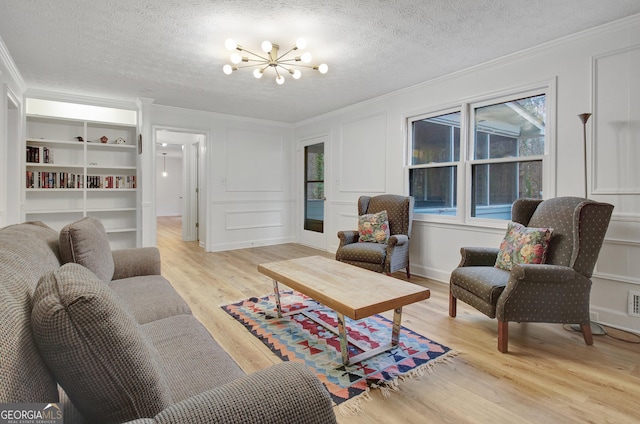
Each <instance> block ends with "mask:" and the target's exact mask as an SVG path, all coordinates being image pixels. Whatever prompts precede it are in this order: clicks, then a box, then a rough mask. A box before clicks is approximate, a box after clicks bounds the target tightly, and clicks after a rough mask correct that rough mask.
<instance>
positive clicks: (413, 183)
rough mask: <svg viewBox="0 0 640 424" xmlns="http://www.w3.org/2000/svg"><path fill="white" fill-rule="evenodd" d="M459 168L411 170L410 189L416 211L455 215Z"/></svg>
mask: <svg viewBox="0 0 640 424" xmlns="http://www.w3.org/2000/svg"><path fill="white" fill-rule="evenodd" d="M456 174H457V168H456V167H455V166H446V167H442V168H420V169H410V170H409V191H410V193H411V195H412V196H413V197H414V199H415V207H414V212H416V213H426V214H436V215H455V214H456V207H457V205H456V181H457V175H456Z"/></svg>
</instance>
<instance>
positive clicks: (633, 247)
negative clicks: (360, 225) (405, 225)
mask: <svg viewBox="0 0 640 424" xmlns="http://www.w3.org/2000/svg"><path fill="white" fill-rule="evenodd" d="M639 41H640V16H634V17H631V18H627V19H625V20H621V21H618V22H615V23H613V24H610V25H606V26H603V27H600V28H596V29H594V30H591V31H588V32H584V33H581V34H579V35H577V36H573V37H569V38H565V39H562V40H557V41H556V42H553V43H548V44H545V45H543V46H539V47H537V48H534V49H530V50H527V51H523V52H519V53H517V54H514V55H511V56H509V57H505V58H502V59H499V60H496V61H493V62H490V63H487V64H484V65H480V66H477V67H474V68H472V69H468V70H466V71H462V72H458V73H456V74H453V75H448V76H445V77H442V78H439V79H437V80H434V81H429V82H425V83H424V84H421V85H418V86H414V87H412V88H410V89H406V90H402V91H399V92H395V93H390V94H388V95H385V96H383V97H380V98H377V99H373V100H369V101H367V102H363V103H361V104H357V105H353V106H351V107H348V108H345V109H342V110H338V111H334V112H331V113H329V114H326V115H324V116H319V117H317V118H316V119H312V120H309V121H306V122H304V123H301V124H300V125H298V126H297V128H296V130H295V138H296V139H297V140H300V139H304V138H306V137H309V136H310V135H312V134H318V133H326V134H329V135H330V136H329V144H331V145H332V146H334V148H333V149H331V151H333V152H334V153H333V155H332V156H331V157H328V158H327V159H326V161H327V163H328V164H330V166H332V167H333V168H332V173H333V175H336V176H339V177H337V178H336V179H335V181H332V184H329V185H328V187H327V198H328V202H327V203H326V207H327V210H328V215H329V218H328V225H327V230H326V234H327V245H328V249H329V250H335V249H336V247H337V245H338V239H337V237H335V234H336V232H337V231H338V230H342V229H347V228H351V229H355V228H356V215H357V210H356V208H357V206H356V202H357V198H358V196H359V195H361V194H365V195H375V194H379V193H381V192H387V193H398V194H406V193H408V184H407V176H406V171H405V170H404V165H405V159H404V158H405V152H406V121H407V118H408V117H411V116H416V115H420V114H424V113H429V112H434V111H438V110H442V109H445V108H447V107H452V106H456V105H459V104H461V103H462V102H466V101H470V100H477V99H481V98H490V97H491V96H494V95H496V94H500V93H505V92H508V91H512V90H513V91H515V90H518V89H519V88H522V87H527V86H530V85H533V84H540V83H548V82H549V81H552V82H553V86H554V87H555V88H556V93H555V94H556V99H557V101H556V103H557V104H555V105H554V106H555V113H554V116H551V117H550V118H549V119H551V120H553V121H554V122H553V124H555V125H554V127H555V131H553V134H550V135H551V136H552V137H554V138H555V142H556V144H555V148H554V150H553V151H551V152H549V154H550V157H551V158H552V159H554V158H555V163H556V172H555V174H556V178H555V181H554V182H553V184H552V192H551V193H546V196H547V197H554V196H584V193H585V188H584V179H585V177H584V172H583V171H584V166H583V161H584V157H583V127H582V123H581V121H580V120H579V118H578V117H577V115H578V114H580V113H585V112H592V113H593V117H592V119H591V120H590V121H589V123H588V127H587V151H588V170H587V171H588V178H589V187H588V189H589V191H588V195H589V197H590V198H592V199H595V200H599V201H604V202H609V203H612V204H614V205H615V211H614V216H613V220H612V222H611V226H610V230H609V232H608V234H607V238H606V241H605V243H604V246H603V248H602V252H601V255H600V260H599V262H598V265H597V268H596V273H595V275H594V278H593V281H594V286H593V290H592V297H591V310H592V312H594V313H597V314H598V319H599V320H600V321H601V322H604V323H608V324H611V325H615V326H618V327H621V328H628V329H633V330H636V331H640V317H636V316H631V315H629V314H628V313H627V304H628V294H629V291H630V290H631V291H634V290H635V291H638V290H640V265H639V263H640V262H639V261H638V258H640V171H638V169H639V168H638V165H637V163H638V160H640V79H639V78H638V75H639V74H638V69H639V68H640V44H639ZM445 60H446V59H445ZM552 127H553V125H552ZM505 227H506V222H505V223H504V224H503V226H501V227H497V228H489V227H479V226H477V225H470V224H450V223H441V222H433V221H428V220H427V221H414V225H413V234H412V238H411V244H412V247H411V270H412V273H415V274H419V275H423V276H427V277H431V278H435V279H438V280H441V281H448V279H449V275H450V273H451V271H452V270H453V269H454V268H455V267H456V266H457V264H458V262H459V260H460V255H459V249H460V247H461V246H496V247H497V246H498V245H499V243H500V240H501V239H502V237H503V235H504V228H505Z"/></svg>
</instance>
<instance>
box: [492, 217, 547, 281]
mask: <svg viewBox="0 0 640 424" xmlns="http://www.w3.org/2000/svg"><path fill="white" fill-rule="evenodd" d="M552 232H553V228H529V227H525V226H524V225H522V224H518V223H517V222H510V223H509V225H508V226H507V234H506V235H505V236H504V240H502V243H501V244H500V253H498V259H497V260H496V265H495V266H496V268H501V269H504V270H506V271H511V268H512V267H513V266H514V265H517V264H543V263H544V260H545V258H546V255H547V248H548V247H549V240H551V233H552Z"/></svg>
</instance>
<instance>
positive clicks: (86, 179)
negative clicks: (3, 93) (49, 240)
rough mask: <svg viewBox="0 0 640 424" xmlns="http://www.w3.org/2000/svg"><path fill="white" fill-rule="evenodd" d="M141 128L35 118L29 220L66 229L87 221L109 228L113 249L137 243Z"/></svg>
mask: <svg viewBox="0 0 640 424" xmlns="http://www.w3.org/2000/svg"><path fill="white" fill-rule="evenodd" d="M136 133H137V131H136V125H135V124H111V123H105V122H96V121H89V120H80V119H71V118H60V117H50V116H42V115H33V114H29V113H28V111H27V118H26V141H25V146H26V151H25V162H24V173H23V174H24V177H23V180H22V181H23V187H24V193H25V195H24V217H25V220H26V221H42V222H44V223H45V224H47V225H49V226H50V227H52V228H54V229H56V230H60V229H61V228H62V227H63V226H65V225H66V224H68V223H70V222H73V221H75V220H78V219H81V218H82V217H85V216H95V217H96V218H99V219H100V220H101V221H102V223H103V224H104V226H105V228H106V230H107V233H108V235H109V240H110V241H111V245H112V248H124V247H134V246H135V245H136V241H137V230H136V222H137V219H136V217H137V189H138V178H137V177H138V175H137V174H138V173H137V166H136V162H137V146H136Z"/></svg>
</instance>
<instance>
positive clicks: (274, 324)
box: [222, 291, 455, 412]
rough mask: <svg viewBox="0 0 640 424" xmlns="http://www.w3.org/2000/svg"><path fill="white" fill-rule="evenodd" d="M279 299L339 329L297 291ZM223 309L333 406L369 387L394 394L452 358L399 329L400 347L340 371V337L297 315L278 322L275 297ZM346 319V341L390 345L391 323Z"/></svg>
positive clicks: (355, 405) (351, 352)
mask: <svg viewBox="0 0 640 424" xmlns="http://www.w3.org/2000/svg"><path fill="white" fill-rule="evenodd" d="M280 296H281V303H282V311H283V312H284V313H286V312H289V311H296V310H300V309H305V308H309V309H308V310H307V313H312V314H314V315H315V316H316V317H318V318H321V319H322V320H324V321H325V322H326V323H329V324H331V325H333V326H334V327H336V328H337V318H336V313H335V312H333V311H332V310H331V309H329V308H326V307H325V306H323V305H321V304H319V303H317V302H316V301H314V300H312V299H310V298H309V297H307V296H305V295H303V294H301V293H298V292H295V291H294V292H284V293H281V295H280ZM222 309H224V310H225V311H226V312H227V313H228V314H229V315H231V316H232V317H234V318H235V319H236V320H238V321H239V322H240V323H242V324H243V325H244V326H245V327H246V328H247V329H248V330H249V331H250V332H251V334H253V335H254V336H256V337H257V338H258V339H260V340H261V341H262V342H263V343H264V344H265V345H266V346H268V347H269V349H271V351H272V352H274V353H275V354H276V355H278V356H279V357H280V358H281V359H282V360H283V361H297V362H302V363H305V364H306V365H307V366H309V367H310V368H312V369H313V370H314V371H315V373H316V375H317V376H318V378H320V380H321V381H322V382H323V383H324V385H325V386H326V388H327V389H328V391H329V393H330V394H331V397H332V398H333V401H334V402H335V403H336V404H337V405H340V404H341V403H343V402H345V401H346V400H349V399H352V398H354V397H356V396H358V395H361V394H365V395H368V392H369V389H370V388H380V389H382V390H383V392H382V394H383V395H388V394H389V391H390V390H397V385H398V382H399V381H401V380H402V379H404V378H407V377H416V376H420V375H422V374H423V373H424V372H425V371H431V369H432V368H433V366H434V364H436V363H438V362H442V361H446V360H448V359H449V358H451V357H452V356H453V355H454V354H455V353H454V352H453V351H452V350H451V349H450V348H448V347H446V346H444V345H441V344H440V343H437V342H434V341H433V340H430V339H428V338H426V337H424V336H421V335H420V334H418V333H415V332H413V331H411V330H409V329H408V328H405V327H402V328H401V330H400V341H399V344H398V346H396V347H394V348H393V349H391V350H389V351H386V352H383V353H381V354H379V355H376V356H374V357H372V358H370V359H366V360H364V361H362V362H360V363H357V364H354V365H349V366H344V365H343V364H342V357H341V354H340V341H339V338H338V336H337V335H336V334H335V333H333V332H331V331H329V330H327V329H326V328H325V327H323V326H322V325H320V324H318V323H316V322H314V321H313V320H312V319H310V318H308V317H307V316H305V315H303V314H301V313H298V314H292V315H289V316H285V317H283V318H277V314H276V303H275V298H274V295H273V294H271V295H269V296H265V297H262V298H256V297H253V298H250V299H247V300H243V301H240V302H237V303H233V304H230V305H225V306H223V307H222ZM345 320H346V327H347V332H348V335H349V337H351V338H353V339H355V340H356V341H357V342H358V344H361V345H364V346H366V347H369V348H371V349H375V348H376V347H378V346H381V345H385V344H387V343H389V341H390V340H391V327H392V324H393V323H392V322H391V321H390V320H388V319H386V318H384V317H382V316H380V315H373V316H371V317H368V318H365V319H362V320H359V321H353V320H351V319H349V318H346V317H345ZM359 353H362V350H361V349H360V348H358V347H356V346H354V345H352V344H351V343H349V356H354V355H357V354H359ZM366 397H367V396H365V398H366ZM350 405H351V406H347V405H344V407H345V408H346V409H347V411H348V410H357V409H359V408H360V407H361V404H360V402H357V403H353V402H350ZM341 410H342V412H345V410H344V409H343V408H341Z"/></svg>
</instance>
